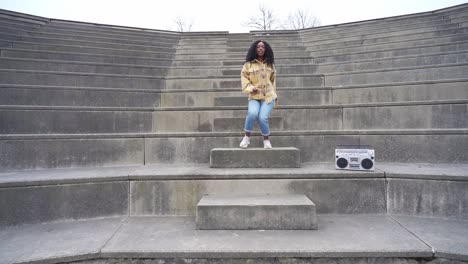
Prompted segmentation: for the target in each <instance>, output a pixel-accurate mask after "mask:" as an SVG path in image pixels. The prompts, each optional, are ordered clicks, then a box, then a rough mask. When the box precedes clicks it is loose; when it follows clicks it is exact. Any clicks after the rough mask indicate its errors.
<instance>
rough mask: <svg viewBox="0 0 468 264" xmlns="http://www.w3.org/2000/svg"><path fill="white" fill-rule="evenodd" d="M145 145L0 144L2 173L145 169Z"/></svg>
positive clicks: (90, 142) (92, 142)
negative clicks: (133, 167)
mask: <svg viewBox="0 0 468 264" xmlns="http://www.w3.org/2000/svg"><path fill="white" fill-rule="evenodd" d="M143 144H144V142H143V139H133V138H130V139H125V138H124V139H120V138H114V139H105V138H103V139H36V140H34V139H32V140H0V149H1V150H2V151H0V170H3V171H6V170H24V169H40V168H61V167H93V166H124V165H142V164H144V161H143V160H144V145H143ZM207 153H208V152H207Z"/></svg>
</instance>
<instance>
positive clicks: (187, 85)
mask: <svg viewBox="0 0 468 264" xmlns="http://www.w3.org/2000/svg"><path fill="white" fill-rule="evenodd" d="M240 85H241V83H240V76H239V77H237V78H222V76H213V77H210V76H200V77H198V76H193V77H185V78H183V79H182V78H175V77H172V78H167V79H166V88H167V89H208V88H239V89H240ZM323 85H324V76H323V75H302V76H301V75H296V76H295V75H285V76H278V80H277V87H307V88H310V87H323Z"/></svg>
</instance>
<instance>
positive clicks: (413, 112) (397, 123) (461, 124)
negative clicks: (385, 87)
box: [343, 103, 468, 130]
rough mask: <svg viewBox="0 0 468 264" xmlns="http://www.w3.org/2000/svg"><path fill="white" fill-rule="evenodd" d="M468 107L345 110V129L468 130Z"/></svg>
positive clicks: (384, 107)
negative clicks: (467, 116)
mask: <svg viewBox="0 0 468 264" xmlns="http://www.w3.org/2000/svg"><path fill="white" fill-rule="evenodd" d="M467 112H468V104H463V103H462V104H432V105H431V104H427V105H403V106H382V107H355V108H354V107H350V108H344V109H343V127H344V129H350V130H353V129H424V128H426V129H439V128H467V127H468V120H467V118H466V115H467Z"/></svg>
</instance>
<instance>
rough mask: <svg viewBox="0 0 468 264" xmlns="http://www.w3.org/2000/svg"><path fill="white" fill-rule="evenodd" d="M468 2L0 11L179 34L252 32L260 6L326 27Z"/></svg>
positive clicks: (37, 0)
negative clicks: (182, 25)
mask: <svg viewBox="0 0 468 264" xmlns="http://www.w3.org/2000/svg"><path fill="white" fill-rule="evenodd" d="M463 3H468V0H270V1H266V0H228V1H226V0H164V1H161V0H160V1H157V0H153V1H151V0H132V1H124V0H0V8H1V9H7V10H12V11H18V12H22V13H28V14H33V15H38V16H44V17H48V18H56V19H66V20H76V21H83V22H94V23H102V24H112V25H122V26H131V27H142V28H151V29H163V30H176V29H177V27H176V25H175V23H174V20H175V19H176V18H177V17H180V18H182V19H184V20H185V21H187V22H191V23H192V25H193V26H192V31H230V32H231V33H234V32H248V31H249V30H252V29H251V28H248V27H245V26H242V24H243V23H245V22H246V21H247V20H248V18H249V17H252V16H255V15H258V14H259V11H258V9H259V6H260V4H263V5H266V6H267V7H269V8H270V9H272V10H273V12H274V14H275V15H276V17H278V18H280V19H286V18H287V16H288V14H290V13H293V12H295V11H296V10H298V9H301V10H307V11H308V12H309V13H310V14H313V15H315V16H316V17H317V18H318V19H319V20H320V21H321V24H322V25H330V24H339V23H345V22H354V21H360V20H367V19H373V18H381V17H388V16H396V15H404V14H411V13H417V12H424V11H432V10H435V9H440V8H444V7H448V6H453V5H458V4H463Z"/></svg>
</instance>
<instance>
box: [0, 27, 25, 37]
mask: <svg viewBox="0 0 468 264" xmlns="http://www.w3.org/2000/svg"><path fill="white" fill-rule="evenodd" d="M27 33H28V31H24V30H21V29H18V28H15V27H10V26H8V25H4V26H2V25H0V34H1V35H0V38H1V39H5V35H7V34H9V35H14V36H16V38H13V36H10V37H9V38H8V39H18V40H19V39H20V38H21V37H23V36H25V35H27Z"/></svg>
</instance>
